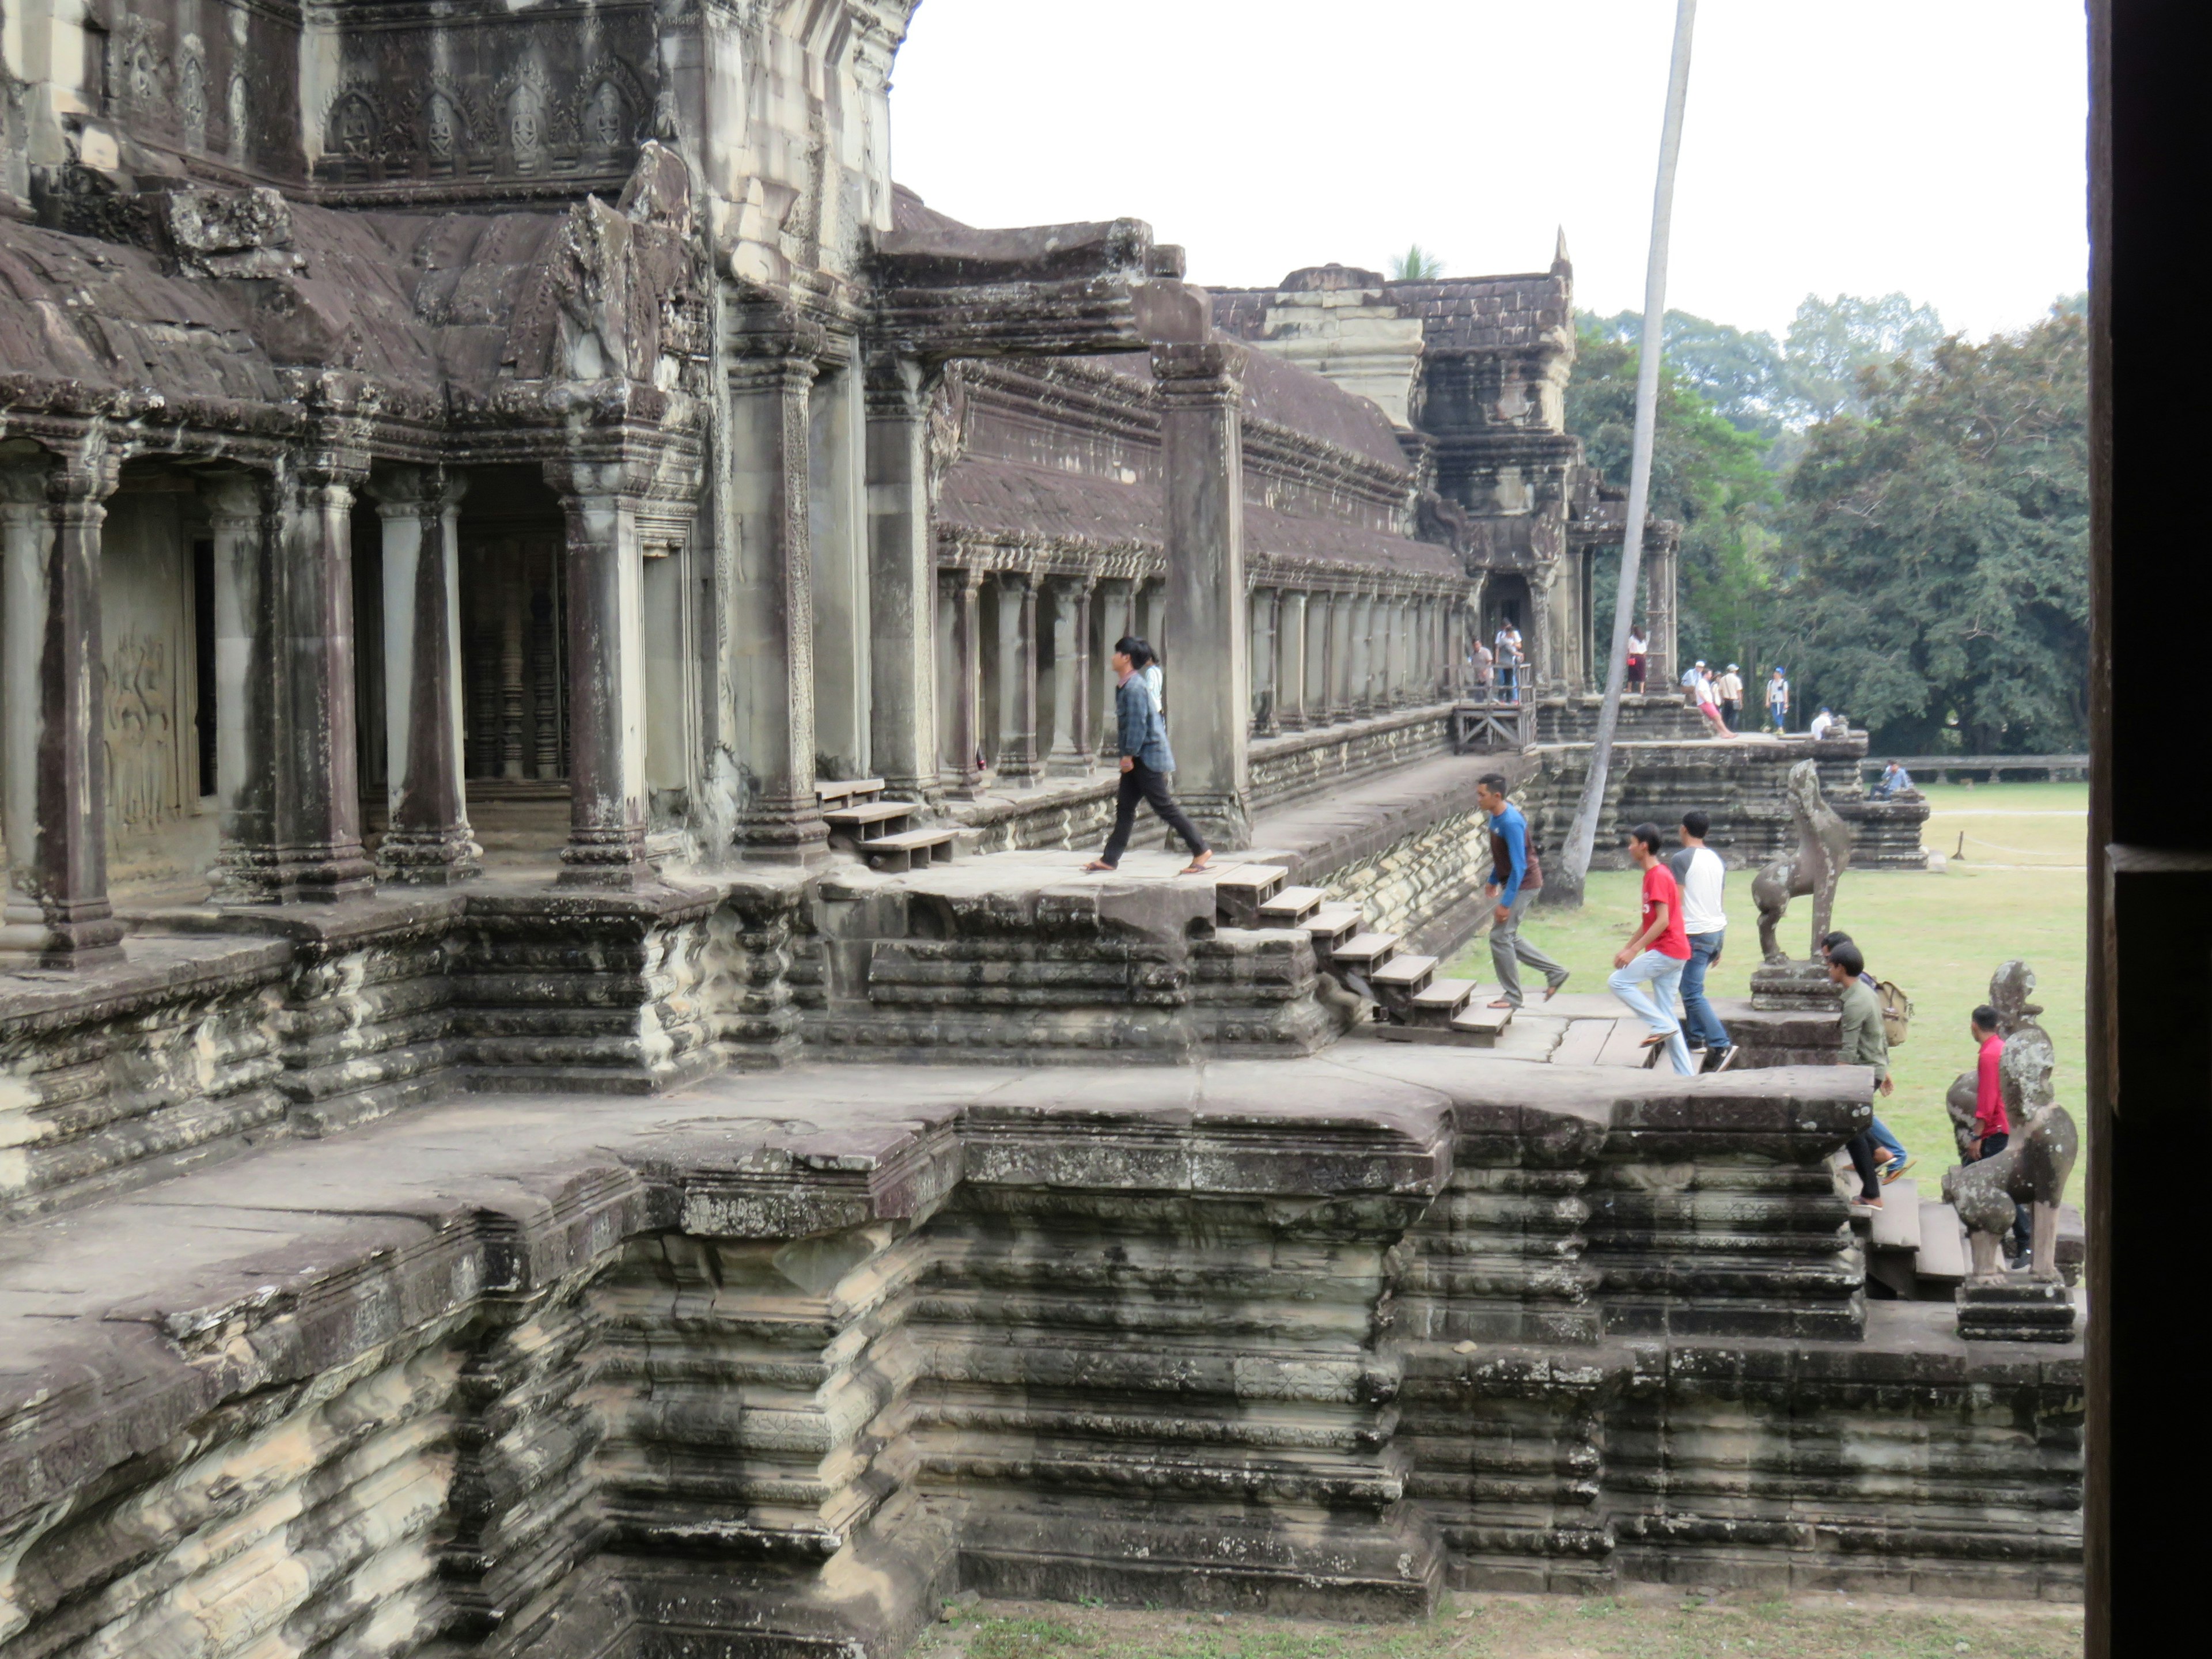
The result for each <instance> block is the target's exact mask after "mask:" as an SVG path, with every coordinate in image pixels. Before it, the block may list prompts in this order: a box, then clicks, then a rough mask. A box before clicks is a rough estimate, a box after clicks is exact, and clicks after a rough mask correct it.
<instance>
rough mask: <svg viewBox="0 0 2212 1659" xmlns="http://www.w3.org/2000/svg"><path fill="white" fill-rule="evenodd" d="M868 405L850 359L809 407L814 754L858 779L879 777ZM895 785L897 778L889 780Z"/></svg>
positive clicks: (820, 382) (821, 381)
mask: <svg viewBox="0 0 2212 1659" xmlns="http://www.w3.org/2000/svg"><path fill="white" fill-rule="evenodd" d="M867 447H868V439H867V430H866V399H865V398H863V397H862V395H861V389H860V375H859V367H858V365H857V363H856V362H854V361H853V359H852V357H851V354H850V353H849V351H847V352H843V353H841V354H840V356H839V359H838V360H837V361H835V362H832V363H831V364H829V366H828V367H827V368H825V369H824V370H823V372H821V373H819V374H817V377H816V380H815V382H814V386H813V391H812V394H811V397H810V398H809V400H808V426H807V443H806V455H807V478H808V490H807V531H806V537H807V550H808V556H809V557H810V559H811V562H812V565H813V597H814V605H813V623H814V641H813V655H814V749H815V753H816V754H817V756H818V757H820V760H819V762H818V764H821V765H825V766H828V767H829V768H830V769H832V771H833V774H835V775H840V776H843V777H848V778H862V777H868V776H871V775H872V769H871V763H872V759H873V757H872V755H871V754H870V753H869V742H868V735H869V734H868V726H869V722H870V720H871V711H870V708H869V705H870V703H871V702H872V698H871V696H870V692H869V684H868V681H869V677H870V676H869V671H870V667H871V659H872V656H873V654H874V645H873V640H874V630H873V628H872V624H871V619H870V617H869V592H868V587H869V582H868V574H869V566H870V564H871V562H872V558H871V550H870V548H869V545H868V543H869V539H870V538H869V533H868V532H869V526H868V524H867V516H868V514H867V507H866V485H865V483H864V473H865V464H864V458H865V453H866V449H867ZM885 781H886V782H888V781H889V780H888V779H886V780H885Z"/></svg>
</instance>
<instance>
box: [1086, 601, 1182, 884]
mask: <svg viewBox="0 0 2212 1659" xmlns="http://www.w3.org/2000/svg"><path fill="white" fill-rule="evenodd" d="M1151 661H1152V647H1151V646H1149V645H1147V644H1146V643H1145V641H1142V640H1140V639H1139V638H1137V637H1136V636H1135V635H1130V636H1129V637H1127V639H1124V640H1121V641H1118V642H1117V643H1116V644H1115V647H1114V672H1115V675H1116V676H1118V677H1119V683H1118V684H1117V685H1116V686H1115V691H1114V722H1115V728H1116V730H1117V731H1118V732H1119V733H1120V736H1121V793H1120V794H1119V795H1118V796H1117V797H1116V798H1115V803H1114V833H1113V834H1112V835H1110V836H1108V837H1107V838H1106V850H1105V851H1104V852H1103V853H1101V854H1099V855H1098V856H1097V858H1095V859H1093V860H1091V862H1090V863H1088V864H1086V865H1085V866H1083V867H1084V868H1085V869H1086V870H1111V869H1112V868H1113V867H1114V866H1115V865H1117V864H1119V863H1121V854H1123V853H1125V852H1127V850H1128V847H1129V832H1130V831H1131V830H1132V829H1134V828H1135V827H1136V822H1137V803H1138V802H1139V800H1148V801H1150V802H1151V803H1152V811H1155V812H1157V813H1158V814H1159V815H1160V817H1162V818H1164V820H1166V823H1167V826H1168V828H1169V829H1172V830H1174V831H1175V832H1176V834H1177V835H1178V836H1182V839H1183V845H1185V846H1186V847H1188V848H1190V862H1189V863H1188V864H1187V865H1185V866H1183V869H1182V873H1183V874H1184V875H1186V876H1188V875H1194V874H1196V873H1197V872H1199V871H1200V870H1203V869H1205V868H1206V865H1207V863H1208V862H1210V861H1211V860H1212V857H1213V854H1212V853H1210V852H1208V851H1207V850H1206V842H1205V841H1204V840H1203V839H1201V838H1200V836H1199V833H1198V829H1197V828H1196V826H1194V824H1193V823H1191V821H1190V819H1189V818H1188V817H1185V816H1184V814H1183V810H1182V807H1180V806H1178V805H1176V799H1175V797H1174V796H1173V795H1170V793H1168V774H1169V773H1170V772H1172V771H1174V770H1175V751H1174V750H1171V749H1170V748H1169V747H1168V728H1167V723H1166V721H1164V720H1162V719H1161V717H1160V705H1159V702H1158V699H1157V698H1156V697H1155V696H1154V695H1153V691H1152V687H1151V686H1150V685H1149V684H1146V679H1145V669H1146V665H1148V664H1150V663H1151Z"/></svg>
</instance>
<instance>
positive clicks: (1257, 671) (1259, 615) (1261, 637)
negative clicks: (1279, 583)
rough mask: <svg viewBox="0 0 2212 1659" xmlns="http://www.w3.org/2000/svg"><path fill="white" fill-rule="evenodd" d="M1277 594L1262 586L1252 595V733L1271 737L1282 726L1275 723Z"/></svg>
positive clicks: (1257, 736)
mask: <svg viewBox="0 0 2212 1659" xmlns="http://www.w3.org/2000/svg"><path fill="white" fill-rule="evenodd" d="M1277 599H1278V596H1277V594H1276V592H1275V590H1274V589H1273V588H1272V587H1263V588H1261V589H1260V590H1258V591H1257V592H1255V593H1254V594H1253V595H1252V596H1251V599H1250V606H1251V623H1252V691H1251V697H1250V704H1249V706H1250V708H1251V710H1252V735H1253V736H1254V737H1255V738H1267V737H1273V735H1274V734H1275V732H1278V731H1279V730H1280V729H1281V728H1280V727H1279V726H1277V725H1276V723H1275V697H1276V687H1275V610H1276V604H1277Z"/></svg>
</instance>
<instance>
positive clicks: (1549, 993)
mask: <svg viewBox="0 0 2212 1659" xmlns="http://www.w3.org/2000/svg"><path fill="white" fill-rule="evenodd" d="M1566 982H1567V976H1566V975H1565V974H1562V975H1559V978H1558V979H1557V980H1555V981H1553V982H1552V983H1550V984H1547V985H1546V986H1545V987H1544V1000H1545V1001H1547V1002H1549V1001H1550V1000H1552V999H1553V997H1555V996H1557V995H1559V987H1561V986H1562V985H1565V983H1566Z"/></svg>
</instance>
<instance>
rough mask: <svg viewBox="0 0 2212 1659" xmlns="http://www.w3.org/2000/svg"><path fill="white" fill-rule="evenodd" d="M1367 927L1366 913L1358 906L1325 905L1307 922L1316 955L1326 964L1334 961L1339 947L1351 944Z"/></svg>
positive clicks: (1308, 918) (1307, 929)
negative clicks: (1362, 929) (1361, 930)
mask: <svg viewBox="0 0 2212 1659" xmlns="http://www.w3.org/2000/svg"><path fill="white" fill-rule="evenodd" d="M1366 925H1367V915H1366V912H1364V911H1363V910H1362V909H1361V908H1359V907H1358V905H1356V904H1324V905H1322V907H1321V908H1320V909H1318V910H1316V911H1315V912H1314V913H1313V914H1312V915H1310V916H1308V917H1307V918H1306V921H1305V928H1306V932H1307V933H1309V934H1310V935H1311V936H1312V939H1313V946H1314V955H1315V956H1316V957H1320V958H1321V959H1322V960H1323V961H1324V962H1327V961H1333V960H1334V957H1335V954H1336V951H1337V947H1338V946H1340V945H1346V944H1349V943H1350V942H1351V941H1352V939H1355V938H1357V937H1358V933H1359V930H1360V929H1361V928H1362V927H1365V926H1366Z"/></svg>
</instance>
